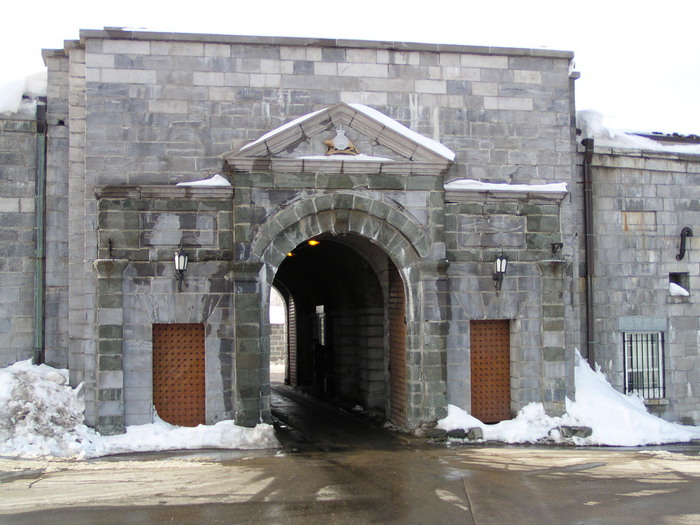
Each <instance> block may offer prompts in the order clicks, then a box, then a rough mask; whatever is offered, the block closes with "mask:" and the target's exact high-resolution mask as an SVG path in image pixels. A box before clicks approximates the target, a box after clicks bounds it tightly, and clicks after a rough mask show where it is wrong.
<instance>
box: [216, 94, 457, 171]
mask: <svg viewBox="0 0 700 525" xmlns="http://www.w3.org/2000/svg"><path fill="white" fill-rule="evenodd" d="M338 128H342V130H343V132H344V134H345V136H347V138H348V139H349V140H350V141H351V144H353V145H355V146H356V153H359V154H356V155H347V154H331V155H328V154H327V151H328V146H327V143H328V141H332V140H333V138H334V137H336V136H337V133H338V132H337V129H338ZM454 156H455V155H454V153H453V152H452V151H450V149H448V148H447V147H446V146H444V145H442V144H440V143H439V142H437V141H435V140H433V139H430V138H428V137H424V136H423V135H420V134H418V133H416V132H414V131H412V130H410V129H409V128H407V127H406V126H404V125H403V124H401V123H399V122H397V121H396V120H394V119H392V118H390V117H388V116H387V115H385V114H383V113H381V112H379V111H377V110H375V109H373V108H370V107H369V106H364V105H362V104H345V103H341V104H337V105H335V106H331V107H328V108H324V109H321V110H319V111H315V112H313V113H308V114H306V115H303V116H301V117H298V118H296V119H294V120H292V121H290V122H287V123H286V124H283V125H282V126H279V127H278V128H275V129H273V130H271V131H269V132H267V133H265V134H264V135H262V136H261V137H260V138H258V139H257V140H254V141H253V142H250V143H248V144H246V145H244V146H243V147H241V148H240V149H238V150H237V151H232V152H230V153H228V154H226V155H224V159H225V160H226V162H227V163H228V164H229V166H231V167H232V168H233V169H234V170H242V171H252V170H258V169H261V168H262V169H264V167H265V166H268V165H269V166H272V165H278V166H280V168H282V167H284V169H294V171H299V170H302V171H306V170H307V169H312V170H314V171H318V170H319V169H323V170H324V171H328V170H330V171H337V168H338V167H340V168H341V170H344V171H347V170H348V169H351V170H353V171H356V170H360V171H368V170H370V171H402V172H418V171H425V170H428V171H435V170H437V171H443V170H445V169H447V168H449V166H451V165H452V163H453V161H454ZM266 161H267V162H266ZM334 166H336V168H334ZM350 166H352V167H350ZM372 167H373V168H372ZM370 168H372V169H370Z"/></svg>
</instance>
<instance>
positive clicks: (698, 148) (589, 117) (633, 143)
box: [576, 110, 700, 154]
mask: <svg viewBox="0 0 700 525" xmlns="http://www.w3.org/2000/svg"><path fill="white" fill-rule="evenodd" d="M603 120H604V117H603V115H602V114H600V113H598V112H597V111H593V110H582V111H577V112H576V126H577V127H578V128H579V129H580V130H581V138H584V139H593V140H594V141H595V144H596V145H598V146H604V147H609V148H622V149H636V150H648V151H665V152H668V153H691V154H700V144H672V145H670V144H668V143H662V142H659V141H656V140H653V139H650V138H646V137H641V136H639V135H637V134H634V133H630V132H625V131H621V130H616V129H611V128H608V127H607V126H605V124H604V123H603Z"/></svg>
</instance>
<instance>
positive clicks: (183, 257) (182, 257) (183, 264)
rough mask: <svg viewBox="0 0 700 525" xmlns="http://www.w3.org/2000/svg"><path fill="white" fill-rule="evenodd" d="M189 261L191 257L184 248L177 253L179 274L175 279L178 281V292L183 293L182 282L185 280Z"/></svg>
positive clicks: (176, 259) (176, 269)
mask: <svg viewBox="0 0 700 525" xmlns="http://www.w3.org/2000/svg"><path fill="white" fill-rule="evenodd" d="M188 259H189V255H187V252H186V251H185V250H183V249H182V248H180V249H179V250H178V251H176V252H175V271H176V272H177V275H176V276H175V279H177V291H178V292H181V291H182V281H183V280H184V279H185V272H186V271H187V261H188Z"/></svg>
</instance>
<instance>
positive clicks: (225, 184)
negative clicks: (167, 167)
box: [176, 173, 231, 188]
mask: <svg viewBox="0 0 700 525" xmlns="http://www.w3.org/2000/svg"><path fill="white" fill-rule="evenodd" d="M176 186H185V187H190V188H230V187H231V183H230V182H229V181H228V180H226V178H224V177H222V176H221V175H219V174H218V173H215V174H214V175H212V176H211V177H209V178H208V179H204V180H194V181H191V182H178V183H177V184H176Z"/></svg>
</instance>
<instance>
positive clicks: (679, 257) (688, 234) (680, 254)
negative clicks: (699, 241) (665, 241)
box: [676, 226, 693, 261]
mask: <svg viewBox="0 0 700 525" xmlns="http://www.w3.org/2000/svg"><path fill="white" fill-rule="evenodd" d="M692 236H693V230H691V229H690V227H688V226H686V227H685V228H683V229H682V230H681V245H680V247H679V248H678V255H676V260H677V261H680V260H682V259H683V257H685V240H686V238H687V237H692Z"/></svg>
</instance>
